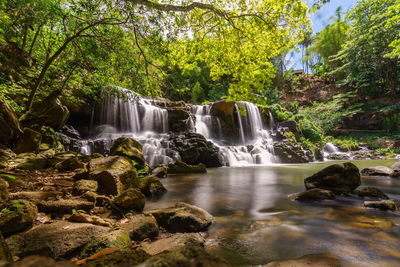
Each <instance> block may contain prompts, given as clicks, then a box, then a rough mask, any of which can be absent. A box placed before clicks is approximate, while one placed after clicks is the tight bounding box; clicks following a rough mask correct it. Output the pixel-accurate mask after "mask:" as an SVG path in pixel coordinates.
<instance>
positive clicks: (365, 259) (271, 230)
mask: <svg viewBox="0 0 400 267" xmlns="http://www.w3.org/2000/svg"><path fill="white" fill-rule="evenodd" d="M352 162H353V163H354V164H355V165H357V167H359V168H360V170H361V169H362V168H365V167H370V166H377V165H384V166H390V165H392V164H393V163H394V162H395V160H366V161H352ZM333 163H336V162H323V163H309V164H295V165H293V164H292V165H270V166H249V167H240V168H239V167H223V168H215V169H209V170H208V172H207V173H206V174H186V175H169V177H168V178H166V179H163V180H162V182H163V184H164V186H165V187H166V188H167V189H168V193H166V194H165V195H164V196H163V197H162V198H161V199H158V200H157V201H149V202H148V203H147V205H146V209H147V210H148V209H153V208H159V207H166V206H169V205H171V204H173V203H175V202H177V201H184V202H187V203H190V204H193V205H196V206H199V207H201V208H203V209H205V210H207V211H208V212H210V213H211V214H212V215H213V216H214V217H215V222H214V223H213V224H212V226H211V227H210V228H209V230H208V231H207V233H206V236H207V242H206V245H207V248H208V249H209V250H212V251H213V252H215V253H217V254H218V255H220V256H222V257H224V258H225V259H226V260H227V261H228V262H230V263H231V264H232V265H235V266H237V265H242V266H252V265H263V264H266V263H268V262H271V261H275V260H287V259H292V258H296V257H300V256H303V255H305V254H310V253H321V252H329V253H332V254H335V255H337V256H338V257H339V258H340V259H341V261H342V263H343V264H344V266H385V267H386V266H399V265H400V216H399V215H400V213H395V212H384V211H378V210H372V209H365V208H364V207H363V201H362V200H360V199H353V198H349V197H340V198H337V199H336V200H329V201H322V202H316V203H301V202H294V201H291V200H289V199H288V195H289V194H292V193H296V192H300V191H304V189H305V188H304V183H303V180H304V178H306V177H308V176H310V175H312V174H314V173H315V172H317V171H319V170H321V169H323V168H324V167H326V166H329V165H330V164H333ZM365 186H374V187H377V188H379V189H381V190H382V191H383V192H385V193H386V194H387V195H388V196H389V197H390V198H391V199H397V200H400V179H393V178H389V177H362V185H361V187H365Z"/></svg>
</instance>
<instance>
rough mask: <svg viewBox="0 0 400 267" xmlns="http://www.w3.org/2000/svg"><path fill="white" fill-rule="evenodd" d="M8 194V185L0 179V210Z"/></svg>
mask: <svg viewBox="0 0 400 267" xmlns="http://www.w3.org/2000/svg"><path fill="white" fill-rule="evenodd" d="M9 197H10V194H9V192H8V183H7V182H6V181H4V180H3V179H0V208H3V207H4V205H5V204H6V203H7V201H8V199H9Z"/></svg>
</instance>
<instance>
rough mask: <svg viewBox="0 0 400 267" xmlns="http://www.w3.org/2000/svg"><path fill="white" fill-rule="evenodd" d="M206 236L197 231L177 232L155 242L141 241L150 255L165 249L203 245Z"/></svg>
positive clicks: (142, 246) (143, 247)
mask: <svg viewBox="0 0 400 267" xmlns="http://www.w3.org/2000/svg"><path fill="white" fill-rule="evenodd" d="M203 244H204V238H203V237H202V236H201V235H200V234H197V233H177V234H174V235H173V236H171V237H168V238H162V239H159V240H156V241H153V242H150V243H148V242H143V243H141V248H142V249H143V250H144V251H145V252H146V253H148V254H150V255H157V254H160V253H161V252H164V251H175V250H179V249H182V248H184V247H185V246H188V245H203Z"/></svg>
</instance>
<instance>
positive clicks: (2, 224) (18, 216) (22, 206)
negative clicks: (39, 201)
mask: <svg viewBox="0 0 400 267" xmlns="http://www.w3.org/2000/svg"><path fill="white" fill-rule="evenodd" d="M37 214H38V209H37V207H36V205H35V204H33V203H32V202H30V201H27V200H22V199H20V200H11V201H10V202H8V203H7V204H6V205H5V207H4V208H3V210H2V211H1V212H0V231H1V232H2V233H3V234H4V235H8V234H13V233H17V232H20V231H23V230H26V229H28V228H30V227H32V225H33V222H34V221H35V219H36V216H37Z"/></svg>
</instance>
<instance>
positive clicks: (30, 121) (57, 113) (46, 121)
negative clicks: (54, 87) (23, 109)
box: [20, 92, 69, 130]
mask: <svg viewBox="0 0 400 267" xmlns="http://www.w3.org/2000/svg"><path fill="white" fill-rule="evenodd" d="M57 97H58V94H57V92H54V93H52V94H50V95H49V96H48V97H46V98H45V99H44V100H43V101H42V102H41V103H35V104H34V105H33V107H32V108H31V109H30V110H29V111H28V112H27V113H25V114H24V115H23V116H22V117H21V118H20V122H21V124H22V125H24V126H27V127H30V126H32V125H40V126H43V125H47V126H50V127H52V128H54V129H56V130H57V129H60V128H62V127H63V126H64V124H65V122H66V121H67V119H68V117H69V111H68V109H67V107H66V106H64V105H63V104H61V101H60V100H59V99H58V98H57Z"/></svg>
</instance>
